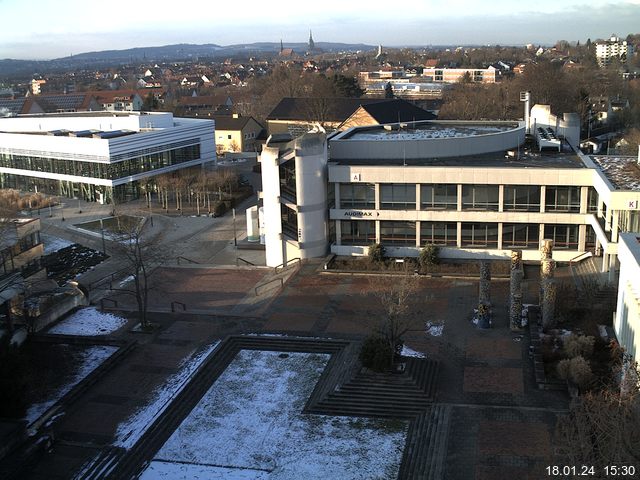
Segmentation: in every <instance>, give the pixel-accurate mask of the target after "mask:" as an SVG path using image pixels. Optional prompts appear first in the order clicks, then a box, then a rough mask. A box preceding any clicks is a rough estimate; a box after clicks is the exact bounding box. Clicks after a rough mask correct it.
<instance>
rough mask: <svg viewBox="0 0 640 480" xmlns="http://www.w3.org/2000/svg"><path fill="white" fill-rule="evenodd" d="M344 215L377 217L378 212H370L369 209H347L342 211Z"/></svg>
mask: <svg viewBox="0 0 640 480" xmlns="http://www.w3.org/2000/svg"><path fill="white" fill-rule="evenodd" d="M374 214H375V215H374ZM344 216H345V217H351V218H354V217H355V218H368V217H372V218H373V217H379V216H380V212H372V211H369V210H347V211H346V212H344Z"/></svg>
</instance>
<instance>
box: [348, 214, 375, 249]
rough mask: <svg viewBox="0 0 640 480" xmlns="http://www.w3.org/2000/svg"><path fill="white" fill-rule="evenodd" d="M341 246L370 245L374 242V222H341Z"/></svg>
mask: <svg viewBox="0 0 640 480" xmlns="http://www.w3.org/2000/svg"><path fill="white" fill-rule="evenodd" d="M340 229H341V231H342V234H341V235H342V237H341V240H342V244H343V245H371V244H372V243H375V241H376V222H374V221H372V220H342V221H341V222H340Z"/></svg>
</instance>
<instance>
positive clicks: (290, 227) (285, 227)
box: [280, 204, 298, 240]
mask: <svg viewBox="0 0 640 480" xmlns="http://www.w3.org/2000/svg"><path fill="white" fill-rule="evenodd" d="M280 217H281V220H282V233H284V234H285V235H286V236H288V237H290V238H293V239H294V240H298V215H297V214H296V212H295V210H292V209H290V208H289V207H287V206H286V205H284V204H281V205H280Z"/></svg>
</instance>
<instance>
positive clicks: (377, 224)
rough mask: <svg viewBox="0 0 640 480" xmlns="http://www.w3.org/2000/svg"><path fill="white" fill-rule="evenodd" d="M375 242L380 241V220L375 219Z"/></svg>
mask: <svg viewBox="0 0 640 480" xmlns="http://www.w3.org/2000/svg"><path fill="white" fill-rule="evenodd" d="M376 243H380V220H376Z"/></svg>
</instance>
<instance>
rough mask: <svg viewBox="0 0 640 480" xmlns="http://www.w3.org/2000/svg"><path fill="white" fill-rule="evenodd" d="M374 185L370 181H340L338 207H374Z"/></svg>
mask: <svg viewBox="0 0 640 480" xmlns="http://www.w3.org/2000/svg"><path fill="white" fill-rule="evenodd" d="M375 207H376V187H375V185H374V184H372V183H341V184H340V208H375Z"/></svg>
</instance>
